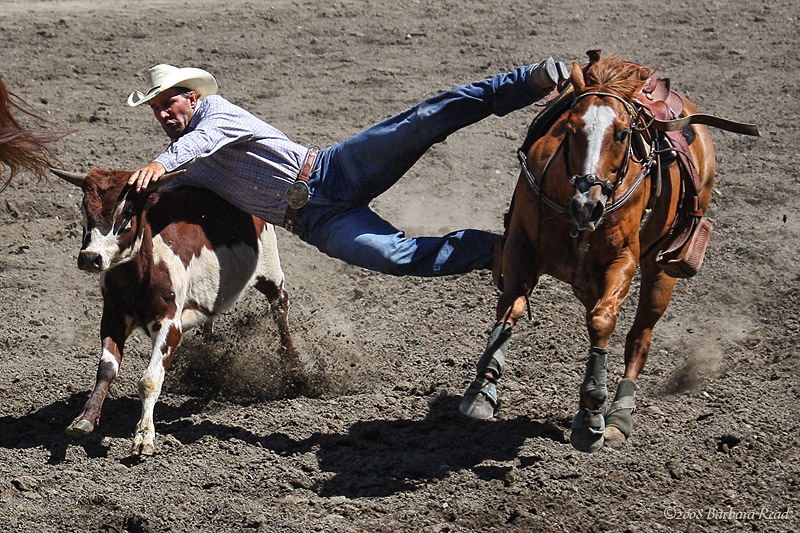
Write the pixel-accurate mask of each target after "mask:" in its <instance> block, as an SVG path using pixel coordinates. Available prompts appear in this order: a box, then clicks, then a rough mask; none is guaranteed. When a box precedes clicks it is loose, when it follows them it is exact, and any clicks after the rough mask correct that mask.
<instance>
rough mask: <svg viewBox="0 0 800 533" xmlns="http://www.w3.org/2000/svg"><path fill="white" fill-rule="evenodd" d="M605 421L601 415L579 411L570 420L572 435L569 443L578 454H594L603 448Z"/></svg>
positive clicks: (584, 410) (585, 410)
mask: <svg viewBox="0 0 800 533" xmlns="http://www.w3.org/2000/svg"><path fill="white" fill-rule="evenodd" d="M605 431H606V421H605V419H604V418H603V415H602V414H600V413H597V412H594V411H589V410H587V409H581V410H580V411H578V414H576V415H575V418H573V419H572V434H571V435H570V436H569V442H570V444H572V447H573V448H575V449H576V450H578V451H579V452H585V453H594V452H596V451H598V450H599V449H600V448H602V447H603V444H604V442H605V438H604V437H603V435H604V433H605Z"/></svg>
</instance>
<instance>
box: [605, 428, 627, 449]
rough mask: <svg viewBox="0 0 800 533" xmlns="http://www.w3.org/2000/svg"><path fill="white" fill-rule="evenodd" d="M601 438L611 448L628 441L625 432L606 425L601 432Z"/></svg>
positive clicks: (619, 446) (620, 445) (618, 446)
mask: <svg viewBox="0 0 800 533" xmlns="http://www.w3.org/2000/svg"><path fill="white" fill-rule="evenodd" d="M603 438H604V439H605V441H606V444H607V445H609V446H611V447H612V448H621V447H622V446H624V445H625V443H626V442H627V441H628V438H627V437H626V436H625V434H624V433H623V432H622V431H620V430H619V429H618V428H615V427H614V426H606V430H605V432H604V433H603Z"/></svg>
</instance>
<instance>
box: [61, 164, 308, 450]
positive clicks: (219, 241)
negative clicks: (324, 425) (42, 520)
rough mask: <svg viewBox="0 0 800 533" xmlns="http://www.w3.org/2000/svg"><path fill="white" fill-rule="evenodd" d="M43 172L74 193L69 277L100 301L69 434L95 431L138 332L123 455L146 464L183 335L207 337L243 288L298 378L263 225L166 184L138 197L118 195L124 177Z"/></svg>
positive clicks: (205, 195) (273, 253)
mask: <svg viewBox="0 0 800 533" xmlns="http://www.w3.org/2000/svg"><path fill="white" fill-rule="evenodd" d="M51 170H52V172H53V173H54V174H56V175H57V176H59V177H61V178H63V179H65V180H66V181H68V182H70V183H72V184H73V185H77V186H79V187H80V188H81V189H82V190H83V204H82V211H83V242H82V246H81V251H80V254H79V255H78V268H80V269H81V270H86V271H89V272H99V273H100V289H101V291H102V294H103V316H102V319H101V322H100V339H101V346H102V355H101V356H100V363H99V367H98V370H97V381H96V384H95V387H94V390H93V391H92V394H91V396H89V399H88V400H87V401H86V405H84V407H83V411H81V413H80V414H79V415H78V416H77V418H75V420H74V421H73V422H72V424H70V426H69V427H68V428H67V430H66V431H67V433H68V434H70V435H87V434H89V433H91V432H92V431H93V430H94V428H95V426H96V425H97V424H98V422H99V420H100V411H101V409H102V406H103V401H104V400H105V397H106V395H107V393H108V388H109V385H110V384H111V382H112V381H113V380H114V378H115V377H116V375H117V373H118V371H119V366H120V363H121V361H122V351H123V346H124V344H125V340H126V339H127V338H128V336H129V335H130V334H131V333H132V332H133V331H134V330H135V329H136V328H142V329H143V330H144V332H145V333H146V334H147V335H148V336H149V337H150V338H151V340H152V352H151V355H150V362H149V364H148V365H147V368H146V369H145V370H144V373H143V374H142V377H141V379H140V380H139V387H138V389H139V397H140V398H141V400H142V416H141V419H140V420H139V423H138V424H137V425H136V433H135V435H134V439H133V447H132V450H131V454H132V455H152V454H153V453H154V451H155V426H154V424H153V407H154V406H155V403H156V401H157V400H158V396H159V394H160V392H161V386H162V384H163V382H164V375H165V373H166V371H167V369H168V368H169V365H170V363H171V362H172V359H173V357H174V356H175V350H176V349H177V348H178V345H179V344H180V342H181V340H182V339H183V335H184V332H185V331H188V330H189V329H191V328H193V327H195V326H198V325H201V324H206V326H207V327H208V326H209V325H210V324H211V322H210V321H211V320H212V319H213V318H214V317H216V316H218V315H219V314H221V313H223V312H225V311H227V310H228V309H230V308H231V307H233V305H234V304H235V303H236V301H237V300H238V299H239V297H240V296H241V294H242V293H243V292H244V290H245V289H246V288H247V287H250V286H254V287H255V288H256V289H258V290H259V291H260V292H262V293H263V294H264V295H265V296H266V297H267V300H268V301H269V305H270V310H271V314H272V318H273V319H274V320H275V322H276V323H277V325H278V331H279V333H280V338H281V350H280V352H281V356H282V358H283V359H284V362H285V363H286V364H287V365H289V366H290V367H291V368H294V369H300V368H301V365H300V360H299V357H298V354H297V351H296V350H295V348H294V346H293V344H292V339H291V336H290V334H289V327H288V323H287V319H286V316H287V312H288V295H287V293H286V290H285V289H284V275H283V271H282V270H281V265H280V260H279V258H278V248H277V240H276V236H275V229H274V228H273V226H272V225H271V224H268V223H266V222H264V221H263V220H261V219H259V218H256V217H252V216H250V215H247V214H246V213H244V212H242V211H240V210H238V209H236V208H235V207H233V206H232V205H230V204H228V203H227V202H225V201H223V200H222V199H220V198H219V197H218V196H216V195H214V194H213V193H211V192H208V191H205V190H202V189H197V188H192V187H161V186H162V185H163V184H165V183H167V182H169V180H170V179H171V178H170V177H167V179H163V178H162V180H161V181H158V182H156V183H153V184H151V186H150V187H149V188H148V189H147V190H144V191H141V192H138V193H137V192H136V191H135V189H133V188H131V187H129V186H128V185H127V180H128V177H129V176H130V175H131V173H130V172H125V171H121V170H99V169H92V170H91V171H90V172H89V173H88V174H86V175H85V176H84V175H79V174H73V173H69V172H64V171H61V170H55V169H51ZM159 188H160V190H158V189H159Z"/></svg>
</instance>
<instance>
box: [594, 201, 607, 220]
mask: <svg viewBox="0 0 800 533" xmlns="http://www.w3.org/2000/svg"><path fill="white" fill-rule="evenodd" d="M605 212H606V206H605V203H603V202H597V203H596V204H595V206H594V209H593V210H592V220H593V221H594V222H600V219H601V218H603V214H605Z"/></svg>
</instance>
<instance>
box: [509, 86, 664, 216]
mask: <svg viewBox="0 0 800 533" xmlns="http://www.w3.org/2000/svg"><path fill="white" fill-rule="evenodd" d="M591 95H593V96H601V97H604V96H608V97H611V98H615V99H616V100H619V101H620V102H622V104H623V105H624V106H625V110H626V111H627V112H628V115H629V116H630V118H631V127H630V130H629V133H628V146H627V148H626V150H625V161H624V162H623V164H622V165H621V167H620V170H619V171H618V172H617V176H618V179H617V181H616V182H614V183H613V184H610V185H609V183H610V181H609V180H607V179H603V178H598V177H597V176H593V175H574V176H571V177H570V178H569V180H570V184H571V185H573V187H574V186H575V183H576V182H578V181H581V180H582V181H586V182H587V183H588V184H589V185H600V186H601V187H603V188H604V190H605V191H606V192H607V194H608V196H609V198H610V203H609V204H608V205H607V206H606V208H605V212H606V214H608V213H613V212H614V211H617V210H618V209H620V208H621V207H622V206H623V205H625V204H626V203H627V202H628V200H630V199H631V197H632V196H633V195H634V193H635V192H636V191H637V189H638V188H639V186H640V185H641V184H642V182H643V181H644V178H645V177H646V176H647V174H648V173H649V172H650V169H651V168H652V167H653V165H654V164H655V162H656V159H657V158H656V157H655V154H656V153H657V151H658V150H657V136H656V135H655V132H654V131H653V130H652V129H651V128H650V125H645V124H642V125H641V127H640V126H639V125H638V124H639V120H638V119H639V117H640V116H641V115H640V113H638V112H637V110H636V108H635V107H634V106H633V104H631V103H630V102H628V101H626V100H624V99H623V98H621V97H620V96H617V95H616V94H612V93H606V92H594V91H593V92H587V93H583V94H581V95H579V96H577V97H576V98H575V99H574V100H573V101H572V104H571V106H570V113H571V112H572V108H573V107H574V106H575V103H576V102H577V101H578V100H580V99H581V98H583V97H584V96H591ZM645 131H649V133H650V135H649V137H650V150H649V151H648V154H647V159H643V158H642V159H641V160H639V161H636V157H635V155H634V153H633V135H634V132H635V133H636V134H638V135H641V136H642V137H644V135H643V132H645ZM566 141H567V137H566V136H564V138H563V139H561V142H560V143H559V144H558V147H557V148H556V149H555V150H554V151H553V153H552V154H550V157H549V158H548V159H547V162H546V163H545V165H544V168H543V170H542V180H544V177H545V176H546V175H547V171H548V170H549V168H550V164H551V163H552V162H553V159H554V158H555V156H556V154H558V153H559V152H560V151H561V152H563V153H564V157H565V166H566V167H567V168H568V166H569V163H568V162H567V161H566V158H567V154H566V150H567V148H566ZM517 158H518V159H519V163H520V168H521V169H522V173H523V175H524V176H525V179H526V181H527V182H528V185H529V186H530V187H531V189H532V190H533V192H534V194H536V195H537V196H538V197H539V198H540V199H541V200H542V201H543V202H544V203H545V204H547V206H548V207H550V208H551V209H553V210H554V211H556V212H557V213H559V214H561V215H564V216H565V217H569V208H568V207H566V206H564V205H561V204H560V203H559V202H557V201H555V200H553V198H551V197H550V196H548V195H547V193H545V192H544V189H543V188H542V186H541V185H540V184H539V181H538V180H537V179H536V176H534V174H533V171H532V170H531V168H530V167H529V166H528V158H527V154H526V153H525V152H524V151H523V149H522V148H520V149H518V150H517ZM631 159H634V160H635V161H636V162H637V163H639V164H641V166H642V168H641V170H640V171H639V173H638V174H637V176H636V178H635V179H634V180H633V184H632V185H631V186H630V187H628V188H627V189H626V190H625V192H624V193H623V194H622V196H620V197H619V198H615V197H614V193H616V190H617V188H619V186H620V184H621V183H622V181H623V180H624V179H625V175H626V174H627V172H628V163H629V162H630V160H631Z"/></svg>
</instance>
